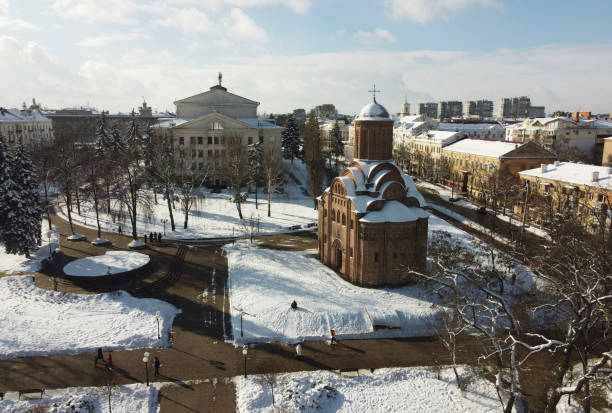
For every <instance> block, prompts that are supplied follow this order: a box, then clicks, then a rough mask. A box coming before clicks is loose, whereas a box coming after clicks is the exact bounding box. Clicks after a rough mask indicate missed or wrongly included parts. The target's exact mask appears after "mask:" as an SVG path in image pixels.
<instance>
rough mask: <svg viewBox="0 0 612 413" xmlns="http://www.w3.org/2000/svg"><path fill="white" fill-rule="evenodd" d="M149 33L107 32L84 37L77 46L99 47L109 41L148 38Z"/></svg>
mask: <svg viewBox="0 0 612 413" xmlns="http://www.w3.org/2000/svg"><path fill="white" fill-rule="evenodd" d="M150 37H151V35H149V34H148V33H145V32H125V33H108V34H103V35H100V36H94V37H86V38H85V39H83V40H81V41H79V42H78V43H77V45H78V46H86V47H101V46H107V45H109V44H111V43H116V42H126V41H131V40H138V39H148V38H150Z"/></svg>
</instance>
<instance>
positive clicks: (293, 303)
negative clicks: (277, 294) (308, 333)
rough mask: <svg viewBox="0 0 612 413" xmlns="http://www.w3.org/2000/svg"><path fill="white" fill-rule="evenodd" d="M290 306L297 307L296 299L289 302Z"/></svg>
mask: <svg viewBox="0 0 612 413" xmlns="http://www.w3.org/2000/svg"><path fill="white" fill-rule="evenodd" d="M291 308H292V309H294V310H295V309H296V308H297V301H295V300H293V302H292V303H291Z"/></svg>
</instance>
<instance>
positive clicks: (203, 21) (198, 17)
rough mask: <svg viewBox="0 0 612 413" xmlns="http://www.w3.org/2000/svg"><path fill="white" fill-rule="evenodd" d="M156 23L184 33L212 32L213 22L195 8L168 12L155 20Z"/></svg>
mask: <svg viewBox="0 0 612 413" xmlns="http://www.w3.org/2000/svg"><path fill="white" fill-rule="evenodd" d="M157 23H158V24H160V25H162V26H167V27H174V28H177V29H180V30H182V31H184V32H186V33H190V32H212V31H214V24H213V22H212V21H211V20H210V19H209V18H208V16H207V15H206V14H205V13H204V12H202V11H200V10H198V9H196V8H195V7H191V8H177V9H172V10H169V11H167V12H166V13H164V16H163V17H162V18H161V19H159V20H157Z"/></svg>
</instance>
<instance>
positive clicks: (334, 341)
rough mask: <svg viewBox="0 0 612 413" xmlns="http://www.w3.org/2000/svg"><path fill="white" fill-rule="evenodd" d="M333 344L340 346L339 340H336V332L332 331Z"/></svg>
mask: <svg viewBox="0 0 612 413" xmlns="http://www.w3.org/2000/svg"><path fill="white" fill-rule="evenodd" d="M331 343H332V344H338V340H336V330H334V329H333V328H332V329H331Z"/></svg>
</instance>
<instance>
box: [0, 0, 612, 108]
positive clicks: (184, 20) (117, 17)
mask: <svg viewBox="0 0 612 413" xmlns="http://www.w3.org/2000/svg"><path fill="white" fill-rule="evenodd" d="M611 12H612V4H611V3H610V2H609V1H606V0H596V1H592V2H589V3H588V7H586V6H585V7H581V6H580V5H576V3H575V2H570V1H552V0H542V1H538V2H528V1H526V0H517V1H502V0H367V1H360V2H351V1H348V0H338V1H330V2H321V1H314V0H288V1H284V2H281V1H280V0H166V1H148V2H145V1H143V0H142V1H141V0H106V1H104V2H100V1H95V0H23V1H16V0H0V33H1V34H0V90H2V99H1V101H0V105H1V106H7V107H20V106H21V103H22V102H23V101H25V102H26V103H29V102H30V101H31V99H32V97H35V98H36V99H37V101H40V102H41V103H42V104H43V105H46V106H48V107H53V108H61V107H68V106H80V105H86V104H88V103H89V104H90V105H92V106H94V107H96V108H98V109H104V110H111V111H114V112H116V111H123V112H127V111H130V110H131V109H132V108H137V107H138V105H139V104H140V103H141V102H142V98H143V97H144V98H145V99H146V100H147V102H148V103H149V104H150V105H151V106H152V107H153V108H156V109H158V110H160V111H163V110H174V106H173V103H172V102H173V101H174V100H176V99H177V98H178V97H180V96H189V95H192V94H196V93H199V92H201V91H205V90H207V89H208V88H209V87H210V86H212V85H213V84H215V83H216V82H217V74H218V72H222V73H223V83H224V86H226V87H228V89H229V91H230V92H233V93H236V94H239V95H241V96H245V97H248V98H250V99H254V100H257V101H259V102H261V106H260V110H261V111H262V112H267V113H286V112H290V111H292V110H293V109H295V108H299V107H301V108H305V109H307V110H308V109H310V108H313V107H314V106H316V105H319V104H323V103H333V104H335V105H336V108H337V109H338V112H339V113H343V114H355V113H357V112H358V111H359V109H360V108H361V107H362V106H363V105H364V104H365V103H367V102H368V101H369V100H370V99H371V95H370V94H369V93H368V92H367V91H368V90H369V89H370V88H371V86H372V84H373V83H376V86H377V88H380V89H381V90H382V92H381V93H380V94H378V95H377V99H378V101H379V102H381V103H382V104H383V105H385V106H386V107H387V109H388V110H389V111H390V112H392V113H395V112H399V110H400V104H401V103H403V101H404V99H406V100H407V101H408V102H409V103H411V104H412V106H411V110H412V112H415V108H416V104H417V103H420V102H429V101H434V102H437V101H440V100H459V101H466V100H476V99H488V100H492V101H493V102H495V104H496V105H497V103H498V101H499V99H500V98H501V97H510V96H521V95H526V96H529V97H531V100H532V102H534V103H535V104H537V105H544V106H546V111H547V112H552V111H555V110H590V111H593V112H595V113H599V112H603V113H609V112H610V111H612V105H610V103H609V102H610V100H609V96H611V95H612V84H610V82H609V79H608V74H607V70H606V68H608V67H612V34H610V33H609V30H608V29H607V27H608V22H607V20H606V19H607V16H609V15H610V13H611ZM496 110H497V109H496Z"/></svg>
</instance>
